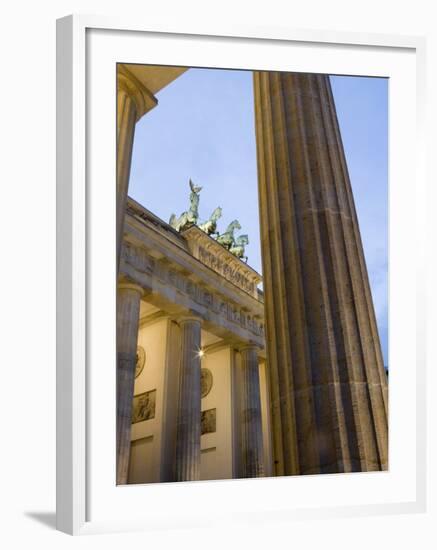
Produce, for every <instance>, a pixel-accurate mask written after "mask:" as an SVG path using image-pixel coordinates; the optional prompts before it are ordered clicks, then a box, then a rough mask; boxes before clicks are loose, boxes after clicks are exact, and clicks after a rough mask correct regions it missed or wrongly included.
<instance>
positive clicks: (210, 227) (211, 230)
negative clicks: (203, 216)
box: [198, 206, 222, 235]
mask: <svg viewBox="0 0 437 550" xmlns="http://www.w3.org/2000/svg"><path fill="white" fill-rule="evenodd" d="M221 216H222V209H221V207H220V206H218V207H217V208H216V209H215V210H214V212H213V213H212V214H211V217H210V218H209V220H207V221H206V222H203V223H201V224H199V226H198V227H199V229H201V230H202V231H205V233H206V234H207V235H218V234H219V233H218V231H217V220H218V219H219V218H221Z"/></svg>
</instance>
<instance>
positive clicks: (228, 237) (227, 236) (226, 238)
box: [217, 220, 241, 250]
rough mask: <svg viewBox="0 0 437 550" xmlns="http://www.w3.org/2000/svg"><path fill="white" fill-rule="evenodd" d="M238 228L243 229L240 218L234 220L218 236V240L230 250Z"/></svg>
mask: <svg viewBox="0 0 437 550" xmlns="http://www.w3.org/2000/svg"><path fill="white" fill-rule="evenodd" d="M236 229H241V225H240V222H239V221H238V220H234V221H233V222H231V223H230V224H229V225H228V227H227V228H226V231H225V232H224V233H222V234H221V235H219V236H218V237H217V242H218V243H220V244H221V245H222V246H224V247H225V248H226V249H227V250H229V249H230V248H231V246H232V245H233V244H234V242H235V238H234V231H235V230H236Z"/></svg>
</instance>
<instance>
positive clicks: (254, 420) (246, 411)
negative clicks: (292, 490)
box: [240, 346, 264, 477]
mask: <svg viewBox="0 0 437 550" xmlns="http://www.w3.org/2000/svg"><path fill="white" fill-rule="evenodd" d="M240 356H241V377H242V388H241V390H242V391H241V394H240V395H241V401H242V403H241V447H242V449H241V458H242V472H241V474H242V477H262V476H263V475H264V457H263V436H262V422H261V396H260V386H259V365H258V349H257V347H256V346H245V347H242V348H241V349H240Z"/></svg>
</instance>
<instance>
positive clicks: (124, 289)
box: [117, 283, 143, 485]
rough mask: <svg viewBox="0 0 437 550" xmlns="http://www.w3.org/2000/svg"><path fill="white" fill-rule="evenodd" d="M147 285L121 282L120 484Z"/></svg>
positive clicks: (124, 479)
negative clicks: (143, 296)
mask: <svg viewBox="0 0 437 550" xmlns="http://www.w3.org/2000/svg"><path fill="white" fill-rule="evenodd" d="M142 295H143V289H142V288H141V287H139V286H137V285H134V284H129V283H120V284H119V285H118V293H117V484H118V485H120V484H124V483H127V476H128V470H129V455H130V442H131V441H130V439H131V422H132V399H133V395H134V382H135V366H136V357H137V340H138V323H139V317H140V300H141V296H142Z"/></svg>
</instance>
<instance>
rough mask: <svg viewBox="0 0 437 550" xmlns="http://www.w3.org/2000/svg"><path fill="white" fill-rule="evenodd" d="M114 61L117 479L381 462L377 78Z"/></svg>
mask: <svg viewBox="0 0 437 550" xmlns="http://www.w3.org/2000/svg"><path fill="white" fill-rule="evenodd" d="M114 78H116V79H117V189H116V193H117V195H116V197H117V214H116V220H115V223H116V235H117V249H116V251H114V254H115V255H116V262H117V270H118V285H117V434H116V438H117V475H116V477H117V484H119V485H124V484H129V483H156V482H179V481H196V480H212V479H229V478H230V479H232V478H235V479H238V478H258V477H275V476H296V475H309V474H314V475H318V474H330V473H344V474H353V473H356V472H369V471H384V470H387V469H388V466H389V461H388V366H389V360H388V294H387V286H388V235H387V233H388V173H387V164H388V158H387V154H388V153H387V151H388V143H387V141H388V138H387V136H388V79H386V78H375V77H366V76H362V77H356V76H354V77H352V76H347V75H344V76H342V75H326V74H311V73H291V72H274V71H249V70H226V69H215V68H214V69H208V68H195V67H191V68H190V67H172V66H157V65H139V64H128V63H123V64H121V63H119V64H118V65H117V72H116V75H114ZM141 350H142V351H141ZM146 357H147V365H146V367H144V364H145V361H146ZM217 419H218V420H219V422H216V420H217ZM114 437H115V434H114ZM141 442H142V443H141ZM144 442H146V443H147V444H146V443H144ZM132 449H134V452H133V451H132ZM202 451H204V452H202ZM132 472H134V474H133V473H132Z"/></svg>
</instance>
